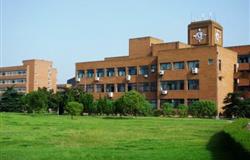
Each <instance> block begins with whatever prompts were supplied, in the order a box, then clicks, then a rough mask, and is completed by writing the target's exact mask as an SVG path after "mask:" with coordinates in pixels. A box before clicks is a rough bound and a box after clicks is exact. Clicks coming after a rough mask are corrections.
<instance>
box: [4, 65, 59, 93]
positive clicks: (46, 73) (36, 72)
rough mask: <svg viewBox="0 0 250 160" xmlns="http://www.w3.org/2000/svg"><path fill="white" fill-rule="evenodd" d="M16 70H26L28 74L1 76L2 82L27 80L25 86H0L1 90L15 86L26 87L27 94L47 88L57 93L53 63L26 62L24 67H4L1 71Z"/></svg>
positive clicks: (17, 85)
mask: <svg viewBox="0 0 250 160" xmlns="http://www.w3.org/2000/svg"><path fill="white" fill-rule="evenodd" d="M15 70H25V71H26V74H25V75H17V76H0V80H1V79H12V80H15V79H20V78H25V79H26V82H25V83H23V84H14V83H13V84H8V85H6V84H0V88H6V87H7V86H13V85H15V88H18V87H25V88H26V89H25V91H24V92H26V93H28V92H31V91H34V90H37V89H38V88H39V87H40V88H42V87H46V88H48V89H53V90H54V91H56V69H54V68H52V62H50V61H45V60H24V61H23V65H22V66H13V67H2V68H1V70H0V71H15ZM49 79H50V80H49ZM49 81H50V82H49Z"/></svg>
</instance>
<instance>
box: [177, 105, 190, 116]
mask: <svg viewBox="0 0 250 160" xmlns="http://www.w3.org/2000/svg"><path fill="white" fill-rule="evenodd" d="M177 109H178V114H179V116H180V117H187V116H188V106H186V105H184V104H180V105H178V106H177Z"/></svg>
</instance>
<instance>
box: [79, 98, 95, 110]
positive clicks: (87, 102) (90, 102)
mask: <svg viewBox="0 0 250 160" xmlns="http://www.w3.org/2000/svg"><path fill="white" fill-rule="evenodd" d="M79 102H80V103H82V104H83V107H84V110H83V112H87V113H93V112H95V108H93V107H95V106H94V97H93V95H92V94H89V93H82V94H81V95H80V98H79Z"/></svg>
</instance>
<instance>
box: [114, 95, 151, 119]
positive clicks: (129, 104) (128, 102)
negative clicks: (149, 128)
mask: <svg viewBox="0 0 250 160" xmlns="http://www.w3.org/2000/svg"><path fill="white" fill-rule="evenodd" d="M115 107H116V109H115V110H116V112H119V113H121V114H129V115H134V116H136V115H148V114H150V113H151V108H152V107H151V105H150V103H149V102H148V101H147V100H146V99H145V97H144V96H143V95H141V94H140V93H139V92H137V91H134V90H131V91H129V92H126V93H125V94H124V95H122V96H121V97H120V98H119V99H118V100H117V101H116V102H115Z"/></svg>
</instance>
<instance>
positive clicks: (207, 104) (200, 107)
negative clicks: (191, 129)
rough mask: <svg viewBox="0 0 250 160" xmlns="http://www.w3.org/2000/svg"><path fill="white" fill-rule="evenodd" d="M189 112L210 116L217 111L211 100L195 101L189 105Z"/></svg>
mask: <svg viewBox="0 0 250 160" xmlns="http://www.w3.org/2000/svg"><path fill="white" fill-rule="evenodd" d="M189 113H190V114H191V115H192V116H195V117H212V116H215V115H216V113H217V107H216V104H215V102H213V101H196V102H194V103H193V104H192V105H191V106H189Z"/></svg>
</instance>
